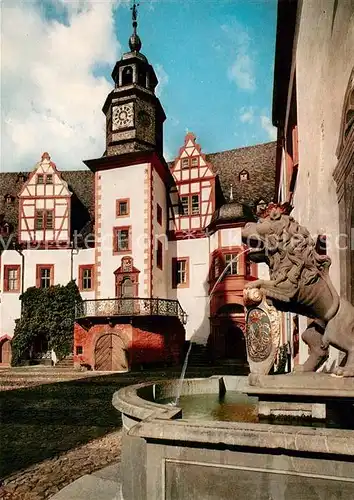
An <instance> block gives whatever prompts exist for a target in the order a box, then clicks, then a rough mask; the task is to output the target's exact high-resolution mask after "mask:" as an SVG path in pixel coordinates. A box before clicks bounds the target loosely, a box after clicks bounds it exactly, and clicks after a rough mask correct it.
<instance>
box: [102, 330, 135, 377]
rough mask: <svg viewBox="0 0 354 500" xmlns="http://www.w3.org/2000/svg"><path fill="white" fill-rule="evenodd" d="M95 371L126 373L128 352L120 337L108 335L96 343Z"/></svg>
mask: <svg viewBox="0 0 354 500" xmlns="http://www.w3.org/2000/svg"><path fill="white" fill-rule="evenodd" d="M95 370H98V371H126V370H128V360H127V351H126V349H125V348H124V344H123V341H122V339H121V338H120V337H118V335H115V334H113V333H107V334H105V335H102V336H101V337H100V338H99V339H98V340H97V342H96V347H95Z"/></svg>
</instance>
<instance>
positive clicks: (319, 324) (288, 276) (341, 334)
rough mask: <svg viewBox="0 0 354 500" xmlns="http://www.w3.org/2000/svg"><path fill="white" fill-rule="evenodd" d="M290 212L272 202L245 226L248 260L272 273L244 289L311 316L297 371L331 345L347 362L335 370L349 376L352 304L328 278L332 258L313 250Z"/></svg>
mask: <svg viewBox="0 0 354 500" xmlns="http://www.w3.org/2000/svg"><path fill="white" fill-rule="evenodd" d="M290 212H291V207H290V205H288V204H284V205H278V204H274V203H271V204H269V205H268V207H267V208H266V209H265V210H264V211H263V212H262V213H261V214H259V220H258V222H257V223H248V224H246V226H245V227H244V228H243V230H242V241H243V243H245V244H246V245H248V247H249V248H250V251H249V256H250V259H251V260H252V261H253V262H265V263H266V264H268V266H269V274H270V280H256V281H253V282H250V283H248V284H247V287H250V288H261V289H262V290H263V291H264V293H265V295H266V297H267V298H269V299H271V300H272V303H273V305H274V306H275V307H276V308H277V309H279V310H280V311H288V312H292V313H296V314H301V315H304V316H307V317H309V318H312V320H313V321H312V322H311V323H310V324H309V325H308V327H307V329H306V330H305V331H304V332H303V334H302V339H303V340H304V342H305V343H306V344H307V345H308V346H309V357H308V359H307V360H306V362H305V363H304V364H303V365H301V366H300V367H298V369H299V370H301V371H306V372H308V371H315V370H316V369H317V368H319V367H320V366H321V364H323V362H324V361H325V360H326V359H327V358H328V348H329V345H333V346H335V347H337V348H338V349H340V350H342V351H344V352H345V353H346V355H347V356H346V361H345V365H344V366H339V367H337V368H336V369H335V373H336V374H337V375H341V376H344V377H353V376H354V307H353V306H352V305H351V304H350V303H349V302H348V301H347V300H345V299H343V298H340V297H339V295H338V293H337V292H336V290H335V288H334V286H333V284H332V282H331V280H330V278H329V267H330V265H331V260H330V258H329V257H328V256H327V255H319V254H318V253H317V251H316V248H315V242H314V240H313V239H312V238H311V236H310V233H309V232H308V230H307V229H305V228H304V227H302V226H301V225H300V224H299V223H298V222H296V221H295V220H294V219H293V217H291V216H290V215H289V214H290Z"/></svg>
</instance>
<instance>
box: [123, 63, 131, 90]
mask: <svg viewBox="0 0 354 500" xmlns="http://www.w3.org/2000/svg"><path fill="white" fill-rule="evenodd" d="M132 83H133V68H132V67H131V66H127V67H126V68H124V69H123V71H122V85H131V84H132Z"/></svg>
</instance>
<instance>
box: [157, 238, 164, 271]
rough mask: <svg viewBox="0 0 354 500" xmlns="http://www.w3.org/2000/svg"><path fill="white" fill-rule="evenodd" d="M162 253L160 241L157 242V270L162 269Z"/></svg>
mask: <svg viewBox="0 0 354 500" xmlns="http://www.w3.org/2000/svg"><path fill="white" fill-rule="evenodd" d="M162 251H163V248H162V243H161V241H159V240H157V250H156V265H157V267H158V268H159V269H162V267H163V257H162Z"/></svg>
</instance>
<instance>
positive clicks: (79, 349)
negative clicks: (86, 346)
mask: <svg viewBox="0 0 354 500" xmlns="http://www.w3.org/2000/svg"><path fill="white" fill-rule="evenodd" d="M83 352H84V351H83V349H82V345H77V346H76V356H80V354H82V353H83Z"/></svg>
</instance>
